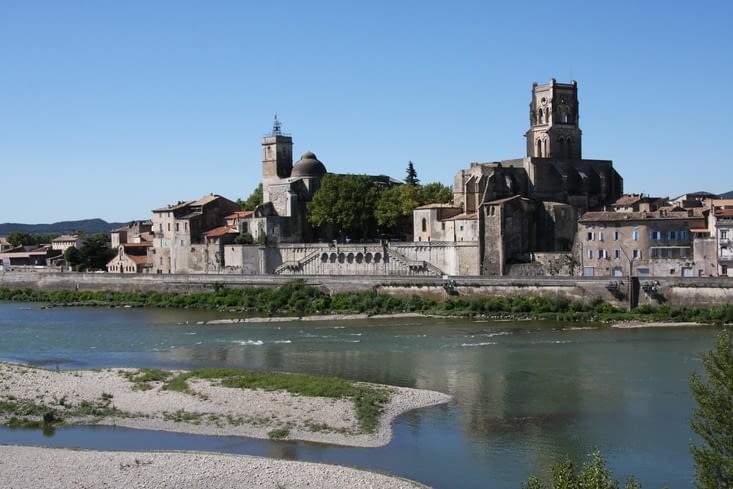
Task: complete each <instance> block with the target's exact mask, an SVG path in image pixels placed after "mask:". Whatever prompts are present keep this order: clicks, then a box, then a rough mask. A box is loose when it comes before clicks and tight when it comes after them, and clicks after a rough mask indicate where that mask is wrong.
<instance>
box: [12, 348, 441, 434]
mask: <svg viewBox="0 0 733 489" xmlns="http://www.w3.org/2000/svg"><path fill="white" fill-rule="evenodd" d="M137 373H139V371H138V370H136V369H104V370H47V369H40V368H34V367H28V366H25V365H16V364H9V363H3V362H0V401H12V402H15V403H20V402H27V403H29V404H33V405H36V406H38V405H42V406H43V407H44V412H53V413H54V416H56V417H58V418H60V419H62V420H63V421H64V422H65V423H68V424H102V425H112V426H125V427H130V428H140V429H148V430H160V431H175V432H182V433H197V434H207V435H234V436H248V437H254V438H268V437H269V436H270V435H269V433H270V432H272V431H273V430H280V431H286V432H287V435H286V436H285V438H286V439H297V440H305V441H315V442H321V443H328V444H334V445H348V446H361V447H376V446H382V445H386V444H387V443H389V441H390V439H391V437H392V421H393V420H394V418H395V417H396V416H399V415H400V414H402V413H404V412H406V411H409V410H412V409H417V408H421V407H426V406H432V405H435V404H440V403H444V402H447V401H448V400H450V396H447V395H446V394H442V393H440V392H434V391H426V390H418V389H408V388H402V387H386V386H382V387H384V388H387V389H389V391H390V392H391V396H390V401H389V403H388V404H387V405H386V407H385V409H384V412H383V414H382V416H381V417H380V419H379V424H378V427H377V429H376V430H375V432H374V433H363V432H361V430H360V429H359V425H358V420H357V417H356V412H355V409H354V404H353V402H351V401H350V400H348V399H329V398H322V397H306V396H297V395H293V394H290V393H288V392H284V391H274V392H270V391H264V390H252V389H232V388H226V387H222V386H220V385H217V382H216V381H215V380H214V381H209V380H203V379H191V380H189V386H190V387H191V389H192V390H193V391H194V392H195V394H190V393H183V392H174V391H168V390H163V389H162V385H163V384H162V382H150V383H149V384H148V386H149V388H148V389H147V390H141V389H140V388H139V384H136V383H135V382H133V381H131V380H130V379H129V376H130V375H134V374H137ZM80 406H84V407H85V408H87V409H84V410H82V413H80V412H79V411H80V410H79V407H80ZM12 414H13V413H2V412H0V422H2V423H4V424H5V423H7V421H8V419H9V417H10V416H11V415H12ZM36 419H40V415H38V417H37V418H36Z"/></svg>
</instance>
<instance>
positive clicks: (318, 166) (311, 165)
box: [290, 151, 326, 177]
mask: <svg viewBox="0 0 733 489" xmlns="http://www.w3.org/2000/svg"><path fill="white" fill-rule="evenodd" d="M325 174H326V167H325V166H324V165H323V163H321V162H320V161H318V158H316V155H315V154H313V153H312V152H310V151H308V152H306V153H303V156H301V157H300V160H298V162H297V163H296V164H295V166H294V167H293V171H292V173H291V174H290V176H291V177H322V176H323V175H325Z"/></svg>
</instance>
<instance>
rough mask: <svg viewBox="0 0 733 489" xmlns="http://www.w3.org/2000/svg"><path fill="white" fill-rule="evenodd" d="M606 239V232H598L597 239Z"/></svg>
mask: <svg viewBox="0 0 733 489" xmlns="http://www.w3.org/2000/svg"><path fill="white" fill-rule="evenodd" d="M605 240H606V233H605V232H604V231H599V232H598V241H605Z"/></svg>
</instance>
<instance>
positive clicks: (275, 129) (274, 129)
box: [272, 114, 282, 136]
mask: <svg viewBox="0 0 733 489" xmlns="http://www.w3.org/2000/svg"><path fill="white" fill-rule="evenodd" d="M281 126H282V125H281V124H280V121H279V120H277V114H275V122H273V123H272V135H273V136H281V135H282V131H281V130H280V128H281Z"/></svg>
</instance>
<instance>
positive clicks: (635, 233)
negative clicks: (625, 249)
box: [631, 229, 639, 241]
mask: <svg viewBox="0 0 733 489" xmlns="http://www.w3.org/2000/svg"><path fill="white" fill-rule="evenodd" d="M631 239H633V240H634V241H639V231H638V230H636V229H634V230H633V231H631Z"/></svg>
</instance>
